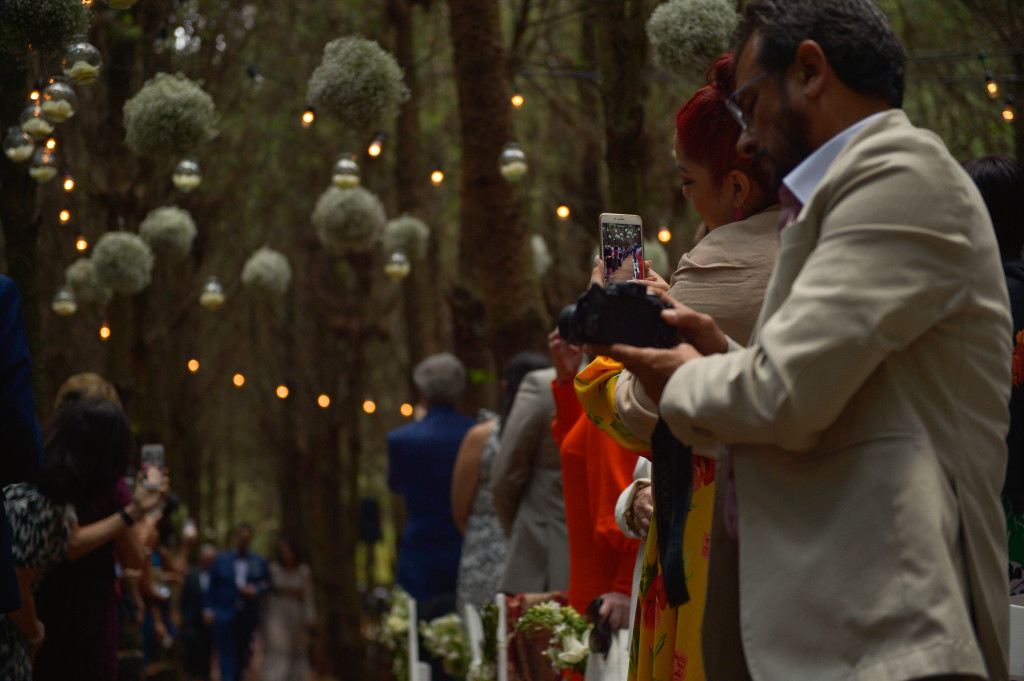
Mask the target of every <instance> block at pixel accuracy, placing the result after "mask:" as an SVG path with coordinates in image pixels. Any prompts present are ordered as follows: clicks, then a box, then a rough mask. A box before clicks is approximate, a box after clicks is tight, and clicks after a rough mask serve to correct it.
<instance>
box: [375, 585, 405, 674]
mask: <svg viewBox="0 0 1024 681" xmlns="http://www.w3.org/2000/svg"><path fill="white" fill-rule="evenodd" d="M390 600H391V607H390V608H388V612H387V614H386V615H384V619H383V621H382V622H381V626H380V629H379V630H378V632H377V640H378V641H380V642H381V643H383V644H384V645H385V646H387V647H388V649H389V650H391V654H392V658H393V661H392V667H391V668H392V672H393V673H394V675H395V678H396V679H398V681H406V680H407V679H408V678H409V647H408V646H409V594H407V593H406V592H405V591H404V590H403V589H402V587H400V586H398V585H397V584H396V585H395V586H394V588H392V589H391V599H390Z"/></svg>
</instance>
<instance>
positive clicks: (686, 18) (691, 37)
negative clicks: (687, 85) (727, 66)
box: [647, 0, 739, 77]
mask: <svg viewBox="0 0 1024 681" xmlns="http://www.w3.org/2000/svg"><path fill="white" fill-rule="evenodd" d="M738 22H739V15H738V14H737V13H736V9H735V3H733V2H729V1H728V0H668V2H665V3H662V4H661V5H659V6H658V7H657V8H656V9H655V10H654V12H653V13H652V14H651V18H650V19H649V20H648V21H647V38H648V39H649V40H650V41H651V45H652V46H653V47H654V54H655V55H656V57H657V62H658V64H659V65H660V66H661V67H662V68H663V69H665V70H666V71H670V72H672V73H674V74H676V75H679V76H684V77H687V76H689V77H693V76H694V75H695V74H700V73H704V71H706V70H707V68H708V67H709V66H711V64H712V62H714V60H715V58H716V57H718V56H719V55H720V54H722V53H723V52H725V51H726V50H727V49H728V48H729V41H730V39H731V38H732V32H733V31H734V30H735V29H736V24H737V23H738Z"/></svg>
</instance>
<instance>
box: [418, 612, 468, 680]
mask: <svg viewBox="0 0 1024 681" xmlns="http://www.w3.org/2000/svg"><path fill="white" fill-rule="evenodd" d="M420 634H421V635H422V636H423V645H424V646H425V647H426V649H427V650H428V651H430V653H431V654H433V655H434V657H436V658H438V659H440V660H441V665H442V666H443V667H444V670H445V671H446V672H448V674H449V675H450V676H453V677H455V678H457V679H464V678H465V677H466V673H467V671H468V669H469V646H468V644H467V642H466V634H465V631H464V630H463V628H462V620H461V619H459V616H458V615H456V614H455V613H450V614H448V615H442V616H441V617H438V618H437V619H433V620H431V621H430V622H421V623H420Z"/></svg>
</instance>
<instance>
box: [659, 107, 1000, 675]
mask: <svg viewBox="0 0 1024 681" xmlns="http://www.w3.org/2000/svg"><path fill="white" fill-rule="evenodd" d="M780 238H781V243H780V250H779V258H778V262H777V263H776V267H775V271H774V273H773V275H772V279H771V282H770V283H769V286H768V291H767V294H766V296H765V302H764V307H763V309H762V311H761V315H760V318H759V320H758V324H757V326H756V327H755V330H754V335H753V337H752V339H751V344H750V346H749V347H748V348H746V349H741V348H738V347H737V348H736V349H734V350H733V351H731V352H729V353H726V354H723V355H717V356H712V357H707V358H704V359H701V360H698V361H695V362H690V363H688V364H686V365H685V366H683V367H681V368H680V369H679V370H678V371H677V372H676V373H675V374H674V375H673V376H672V378H671V380H670V381H669V383H668V385H667V386H666V390H665V393H664V396H663V398H662V400H661V403H660V409H661V413H662V415H663V416H664V418H665V419H666V421H667V422H668V423H669V425H670V427H671V429H672V431H673V433H674V434H675V435H676V436H677V437H679V438H680V439H681V440H683V441H684V442H690V443H694V442H699V441H708V440H715V441H720V442H723V443H725V444H727V445H731V449H732V452H733V459H734V467H735V476H736V491H737V497H738V505H739V508H738V511H739V526H740V534H739V559H738V562H739V581H738V591H739V608H738V612H739V620H740V622H739V629H740V631H739V635H741V636H742V642H743V652H744V653H745V654H746V659H747V664H748V666H749V670H750V674H751V676H752V677H753V678H754V679H755V680H756V681H801V680H804V679H806V680H807V681H833V680H835V681H838V680H840V679H842V680H845V681H868V680H870V681H902V680H904V679H916V678H920V677H926V676H930V675H937V674H949V673H958V674H974V675H978V676H981V677H984V678H992V679H1004V678H1006V677H1007V648H1008V629H1009V608H1008V607H1007V593H1008V584H1007V573H1006V565H1007V562H1006V560H1007V559H1006V540H1005V535H1004V533H1005V529H1004V518H1003V513H1002V508H1001V506H1000V503H999V491H1000V488H1001V486H1002V481H1003V476H1004V470H1005V465H1006V449H1005V443H1004V441H1003V438H1004V436H1005V434H1006V430H1007V426H1008V412H1007V408H1006V404H1007V400H1008V398H1009V390H1010V366H1011V365H1010V362H1011V356H1010V353H1011V348H1010V343H1009V340H1008V339H1009V338H1010V314H1009V310H1008V300H1007V294H1006V287H1005V283H1004V282H1003V275H1002V269H1001V267H1000V264H999V254H998V249H997V248H996V242H995V237H994V235H993V230H992V225H991V223H990V221H989V218H988V214H987V212H986V210H985V206H984V204H983V203H982V200H981V197H980V195H979V194H978V192H977V190H976V189H975V187H974V184H973V183H972V182H971V181H970V179H969V178H968V177H967V175H966V174H965V173H964V172H963V170H962V169H961V168H960V166H959V165H958V164H957V163H956V162H955V161H954V159H953V158H952V157H951V156H950V154H949V153H948V151H947V150H946V148H945V146H944V145H943V143H942V142H941V140H940V139H939V138H938V137H937V136H936V135H934V134H932V133H930V132H928V131H925V130H920V129H917V128H914V127H913V126H912V125H911V124H910V122H909V121H908V119H907V117H906V115H905V114H904V113H903V112H902V111H899V110H894V111H890V112H887V113H885V114H884V115H882V116H880V117H878V119H876V120H875V121H872V122H871V123H870V124H869V125H868V126H867V127H866V128H865V129H864V130H862V131H861V132H860V133H858V134H857V135H856V136H855V137H854V138H853V139H852V140H851V141H850V142H849V143H848V144H847V146H846V147H845V148H844V149H843V151H842V152H841V154H840V155H839V157H838V158H837V159H836V160H835V162H834V163H833V164H832V166H831V167H830V168H829V170H828V173H827V174H826V176H825V178H824V180H823V181H822V183H821V185H820V186H819V187H818V189H817V191H816V192H815V193H814V195H813V196H812V197H811V198H810V200H809V201H808V203H807V205H806V206H805V207H804V209H803V211H802V212H801V213H800V215H799V217H798V219H797V221H796V222H795V223H793V224H792V225H790V226H789V227H787V228H786V229H785V230H783V231H782V233H781V235H780ZM711 555H712V561H713V565H712V566H711V569H710V574H711V583H709V586H708V589H709V600H708V603H707V609H706V616H707V617H708V618H710V619H706V620H705V624H704V639H705V640H704V649H705V651H706V653H708V654H706V656H705V657H706V663H709V664H710V666H709V667H708V678H709V679H712V680H714V681H734V680H735V678H736V677H730V675H729V674H731V673H732V672H726V673H722V672H721V671H720V669H719V668H717V667H716V666H715V662H714V660H713V659H711V658H713V651H714V650H716V649H717V648H718V647H719V646H720V641H728V640H730V638H731V639H733V640H735V636H736V635H737V634H736V632H735V628H736V626H737V623H736V622H735V621H732V622H728V621H723V618H722V617H718V614H719V613H721V612H723V611H728V608H725V609H723V610H721V611H719V610H715V604H714V603H713V602H712V600H711V595H712V594H713V593H714V592H715V589H716V588H717V586H716V585H715V584H714V582H715V580H716V579H718V574H719V573H721V574H723V575H725V579H726V581H728V571H729V566H727V565H718V564H715V563H716V561H715V559H716V556H715V551H714V548H712V552H711ZM733 574H735V572H734V573H733ZM730 629H733V631H731V632H730ZM736 657H737V656H736V655H733V658H736Z"/></svg>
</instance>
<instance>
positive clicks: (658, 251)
mask: <svg viewBox="0 0 1024 681" xmlns="http://www.w3.org/2000/svg"><path fill="white" fill-rule="evenodd" d="M644 260H650V261H651V269H652V270H654V271H655V272H657V273H658V274H660V275H661V277H662V278H663V279H664V280H665V281H668V280H669V278H670V277H671V276H672V273H673V272H675V269H673V268H672V265H671V263H670V262H669V257H668V251H666V250H665V247H664V246H662V245H661V242H660V241H656V240H655V239H649V240H646V241H644Z"/></svg>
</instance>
